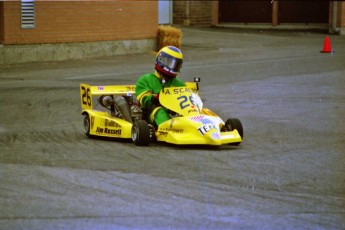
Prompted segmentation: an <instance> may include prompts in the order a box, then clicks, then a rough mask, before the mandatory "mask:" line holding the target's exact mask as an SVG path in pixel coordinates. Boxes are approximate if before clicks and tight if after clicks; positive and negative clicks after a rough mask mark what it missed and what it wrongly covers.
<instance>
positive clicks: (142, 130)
mask: <svg viewBox="0 0 345 230" xmlns="http://www.w3.org/2000/svg"><path fill="white" fill-rule="evenodd" d="M150 139H151V138H150V128H149V125H148V124H147V122H146V121H145V120H136V121H134V124H133V126H132V140H133V142H134V144H135V145H138V146H146V145H149V143H150Z"/></svg>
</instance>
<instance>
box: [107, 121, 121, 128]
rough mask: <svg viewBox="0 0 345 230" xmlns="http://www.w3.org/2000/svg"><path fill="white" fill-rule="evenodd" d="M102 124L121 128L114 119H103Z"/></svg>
mask: <svg viewBox="0 0 345 230" xmlns="http://www.w3.org/2000/svg"><path fill="white" fill-rule="evenodd" d="M104 126H105V127H113V128H121V125H119V124H118V123H116V122H115V121H111V120H105V123H104Z"/></svg>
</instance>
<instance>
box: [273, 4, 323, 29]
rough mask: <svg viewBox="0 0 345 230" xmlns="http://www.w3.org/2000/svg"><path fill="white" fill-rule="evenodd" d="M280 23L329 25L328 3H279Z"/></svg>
mask: <svg viewBox="0 0 345 230" xmlns="http://www.w3.org/2000/svg"><path fill="white" fill-rule="evenodd" d="M278 7H279V9H278V12H279V13H278V22H279V23H305V24H308V23H328V14H329V2H328V1H301V0H300V1H279V5H278Z"/></svg>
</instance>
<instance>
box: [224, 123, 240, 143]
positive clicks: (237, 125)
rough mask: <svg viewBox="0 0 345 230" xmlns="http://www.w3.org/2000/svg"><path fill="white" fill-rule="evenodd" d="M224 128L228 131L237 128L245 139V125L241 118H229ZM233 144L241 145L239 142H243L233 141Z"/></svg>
mask: <svg viewBox="0 0 345 230" xmlns="http://www.w3.org/2000/svg"><path fill="white" fill-rule="evenodd" d="M224 129H225V130H226V131H233V130H234V129H236V130H237V132H238V134H240V136H241V138H242V139H243V126H242V123H241V121H240V120H239V119H237V118H229V119H228V120H226V122H225V125H224ZM232 144H234V145H239V144H241V142H237V143H232Z"/></svg>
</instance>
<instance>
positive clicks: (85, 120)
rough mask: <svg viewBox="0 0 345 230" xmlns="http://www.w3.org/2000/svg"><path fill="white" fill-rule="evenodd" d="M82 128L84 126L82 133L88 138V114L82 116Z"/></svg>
mask: <svg viewBox="0 0 345 230" xmlns="http://www.w3.org/2000/svg"><path fill="white" fill-rule="evenodd" d="M83 126H84V133H85V135H86V136H88V137H89V136H90V127H91V126H90V116H89V114H87V113H86V114H84V122H83Z"/></svg>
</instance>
